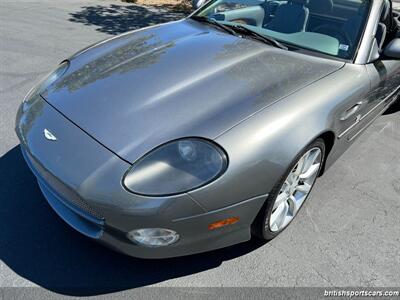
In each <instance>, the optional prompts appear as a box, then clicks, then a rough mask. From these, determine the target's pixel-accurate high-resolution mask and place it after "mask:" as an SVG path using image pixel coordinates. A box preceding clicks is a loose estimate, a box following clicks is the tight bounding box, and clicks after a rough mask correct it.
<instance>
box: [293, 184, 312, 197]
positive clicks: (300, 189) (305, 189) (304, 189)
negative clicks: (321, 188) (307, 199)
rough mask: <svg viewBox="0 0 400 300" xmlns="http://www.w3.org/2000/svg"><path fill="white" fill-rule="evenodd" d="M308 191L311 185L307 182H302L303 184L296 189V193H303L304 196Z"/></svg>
mask: <svg viewBox="0 0 400 300" xmlns="http://www.w3.org/2000/svg"><path fill="white" fill-rule="evenodd" d="M310 190H311V185H310V184H308V183H307V182H304V183H303V184H301V185H298V186H297V187H296V191H298V192H301V193H304V194H308V193H309V192H310Z"/></svg>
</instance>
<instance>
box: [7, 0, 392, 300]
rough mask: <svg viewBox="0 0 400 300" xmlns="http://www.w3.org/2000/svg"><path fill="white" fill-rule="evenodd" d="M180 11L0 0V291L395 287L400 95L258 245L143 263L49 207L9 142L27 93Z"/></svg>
mask: <svg viewBox="0 0 400 300" xmlns="http://www.w3.org/2000/svg"><path fill="white" fill-rule="evenodd" d="M180 16H182V15H181V14H175V13H171V12H169V11H167V10H163V9H150V8H147V9H146V8H143V7H139V6H135V5H132V4H123V3H122V2H118V1H111V0H103V1H94V0H92V1H91V0H70V1H49V0H43V1H8V0H3V1H1V2H0V91H1V93H0V287H31V286H39V287H40V289H44V290H49V291H51V292H56V293H58V294H61V295H79V296H81V295H86V296H89V295H101V294H107V293H118V292H122V291H125V292H129V291H133V290H134V289H136V288H140V287H146V286H162V287H210V286H213V287H215V286H216V287H220V286H224V287H232V286H234V287H241V286H248V287H255V286H257V287H258V286H263V287H265V286H267V287H282V286H284V287H293V286H295V287H333V286H335V287H347V286H364V287H399V286H400V251H399V249H400V218H399V215H400V163H399V161H400V151H399V150H400V108H399V104H398V103H397V105H396V106H395V107H393V108H392V109H391V111H389V112H388V113H387V114H386V115H383V116H382V117H380V118H378V119H377V120H376V121H375V122H374V123H373V125H372V126H371V127H370V128H369V129H368V130H367V131H366V132H365V133H364V134H363V135H362V136H361V137H360V138H359V139H358V140H357V141H356V142H355V144H354V145H353V146H352V148H351V149H350V150H348V151H347V152H346V153H345V154H344V156H343V157H342V158H341V159H340V160H339V161H338V162H337V163H336V164H335V165H334V166H333V167H332V168H331V169H330V170H329V171H328V172H327V173H326V174H325V175H324V176H323V177H322V178H320V179H319V180H318V183H317V186H316V188H315V189H314V190H313V192H312V195H311V197H310V198H309V199H308V201H307V203H306V204H305V207H304V208H303V209H302V211H301V213H300V214H299V215H298V217H297V218H296V220H295V221H294V222H293V224H292V225H291V226H290V227H289V228H288V229H287V230H286V231H285V232H284V233H283V234H282V235H280V236H279V237H278V238H276V239H275V240H273V241H272V242H270V243H267V244H265V245H262V244H259V243H257V242H254V241H250V242H248V243H243V244H240V245H237V246H233V247H229V248H226V249H222V250H218V251H214V252H211V253H206V254H200V255H194V256H190V257H183V258H176V259H168V260H162V261H147V260H140V259H135V258H130V257H125V256H122V255H120V254H116V253H114V252H112V251H110V250H108V249H105V248H103V247H102V246H100V245H98V244H96V243H93V242H92V241H89V240H88V239H86V238H84V237H83V236H81V235H80V234H78V233H76V232H74V231H73V230H72V229H70V228H69V227H68V226H67V225H65V224H64V223H63V222H62V221H61V220H60V219H59V218H58V217H57V216H56V215H55V213H54V212H53V211H52V210H51V209H50V208H49V206H48V205H47V203H46V202H45V200H44V198H43V196H42V195H41V194H40V192H39V189H38V187H37V185H36V183H35V181H34V178H33V176H32V175H31V174H30V172H29V171H28V169H27V167H26V166H25V164H24V162H23V161H22V158H21V155H20V154H19V151H18V148H17V145H18V140H17V138H16V136H15V134H14V117H15V113H16V110H17V107H18V105H19V104H20V102H21V100H22V98H23V96H24V94H25V93H26V92H27V91H28V90H29V88H30V87H31V86H32V85H33V83H34V82H35V81H36V80H37V78H38V77H40V76H42V75H44V74H45V73H47V72H48V71H49V70H51V69H52V68H54V66H56V64H57V63H58V62H60V61H61V60H63V59H64V58H66V57H68V56H70V55H71V54H73V53H74V52H76V51H78V50H79V49H81V48H83V47H85V46H87V45H89V44H91V43H93V42H96V41H98V40H101V39H104V38H106V37H109V36H111V35H115V34H119V33H121V32H124V31H126V30H129V29H134V28H139V27H142V26H147V25H151V24H154V23H158V22H165V21H169V20H173V19H175V18H179V17H180ZM0 298H1V297H0ZM32 298H35V297H34V296H32Z"/></svg>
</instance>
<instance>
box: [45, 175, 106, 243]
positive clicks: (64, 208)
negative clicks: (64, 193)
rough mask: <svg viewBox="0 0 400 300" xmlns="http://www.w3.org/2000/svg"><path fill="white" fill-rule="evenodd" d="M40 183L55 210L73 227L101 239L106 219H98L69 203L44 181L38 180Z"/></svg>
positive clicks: (91, 236) (84, 233)
mask: <svg viewBox="0 0 400 300" xmlns="http://www.w3.org/2000/svg"><path fill="white" fill-rule="evenodd" d="M38 183H39V187H40V189H41V190H42V193H43V195H44V196H45V198H46V200H47V202H48V203H49V204H50V206H51V207H52V208H53V210H54V211H55V212H56V213H57V214H58V215H59V216H60V217H61V218H62V219H63V220H64V221H65V222H66V223H68V224H69V225H70V226H71V227H72V228H74V229H75V230H77V231H79V232H80V233H82V234H83V235H86V236H88V237H90V238H94V239H99V238H100V237H101V236H102V235H103V225H104V221H101V220H97V219H95V218H93V217H92V216H90V215H88V214H86V213H84V212H82V211H80V210H78V209H77V208H74V207H73V206H70V205H68V203H67V202H64V201H63V200H62V199H61V198H59V197H58V195H57V194H55V193H54V191H52V190H51V189H49V187H48V186H47V185H46V184H45V183H44V182H42V181H40V180H38Z"/></svg>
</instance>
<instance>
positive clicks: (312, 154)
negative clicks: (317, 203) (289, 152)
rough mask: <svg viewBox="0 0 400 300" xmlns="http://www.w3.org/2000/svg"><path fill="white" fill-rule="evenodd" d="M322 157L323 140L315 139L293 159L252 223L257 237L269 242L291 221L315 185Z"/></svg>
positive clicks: (323, 150) (323, 154)
mask: <svg viewBox="0 0 400 300" xmlns="http://www.w3.org/2000/svg"><path fill="white" fill-rule="evenodd" d="M324 156H325V144H324V141H323V140H322V139H317V140H316V141H315V142H313V143H311V144H310V145H309V146H307V147H306V148H305V150H303V151H302V152H301V153H300V154H299V155H298V156H297V157H296V158H295V159H294V161H293V163H292V164H291V165H290V167H289V168H288V170H287V171H286V172H285V174H284V176H282V178H281V179H280V180H279V181H278V182H277V183H276V184H275V186H274V188H273V189H272V191H271V193H270V194H269V196H268V198H267V200H266V203H265V205H264V206H263V208H262V210H261V211H260V213H259V214H258V216H257V218H256V220H255V222H254V224H253V232H254V234H255V235H256V236H258V237H260V238H262V239H264V240H271V239H273V238H274V237H276V236H277V235H278V234H279V233H281V232H282V231H283V230H284V229H285V228H286V227H287V226H288V225H289V224H290V223H291V222H292V220H293V219H294V217H295V216H296V215H297V213H298V212H299V210H300V208H301V207H302V206H303V204H304V202H305V200H306V199H307V197H308V195H309V194H310V192H311V190H312V188H313V186H314V184H315V181H316V179H317V177H318V174H319V172H320V171H321V167H322V164H323V161H324Z"/></svg>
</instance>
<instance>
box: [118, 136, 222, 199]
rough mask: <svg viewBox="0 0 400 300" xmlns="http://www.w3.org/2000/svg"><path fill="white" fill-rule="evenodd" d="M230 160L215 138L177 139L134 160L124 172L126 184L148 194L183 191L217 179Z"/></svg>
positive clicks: (140, 192) (138, 191)
mask: <svg viewBox="0 0 400 300" xmlns="http://www.w3.org/2000/svg"><path fill="white" fill-rule="evenodd" d="M227 164H228V163H227V157H226V155H225V152H224V151H223V150H222V149H221V148H220V147H218V146H217V145H215V144H214V143H212V142H209V141H207V140H204V139H200V138H188V139H182V140H176V141H173V142H170V143H167V144H165V145H163V146H161V147H159V148H156V149H155V150H153V151H151V152H150V153H149V154H147V155H146V156H144V157H143V158H142V159H140V160H139V161H138V162H137V163H135V164H134V165H133V166H132V167H131V169H130V170H129V171H128V172H127V174H126V175H125V178H124V185H125V186H126V188H127V189H129V190H130V191H132V192H134V193H137V194H142V195H148V196H166V195H174V194H179V193H184V192H187V191H190V190H193V189H195V188H198V187H200V186H203V185H205V184H207V183H209V182H211V181H212V180H215V179H216V178H217V177H218V176H220V175H221V174H222V173H223V172H224V171H225V170H226V168H227Z"/></svg>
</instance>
